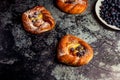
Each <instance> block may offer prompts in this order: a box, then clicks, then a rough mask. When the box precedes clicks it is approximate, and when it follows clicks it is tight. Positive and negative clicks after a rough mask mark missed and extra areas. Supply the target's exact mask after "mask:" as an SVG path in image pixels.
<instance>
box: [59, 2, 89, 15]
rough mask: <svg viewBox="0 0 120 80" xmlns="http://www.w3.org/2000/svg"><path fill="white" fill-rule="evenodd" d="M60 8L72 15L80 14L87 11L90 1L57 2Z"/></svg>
mask: <svg viewBox="0 0 120 80" xmlns="http://www.w3.org/2000/svg"><path fill="white" fill-rule="evenodd" d="M57 5H58V7H59V8H60V9H61V10H62V11H64V12H66V13H70V14H80V13H82V12H83V11H85V10H86V8H87V5H88V0H57Z"/></svg>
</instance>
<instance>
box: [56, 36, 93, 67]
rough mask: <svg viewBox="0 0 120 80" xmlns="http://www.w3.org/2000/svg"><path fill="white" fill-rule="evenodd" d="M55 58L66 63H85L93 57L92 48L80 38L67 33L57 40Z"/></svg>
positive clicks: (75, 64) (78, 64)
mask: <svg viewBox="0 0 120 80" xmlns="http://www.w3.org/2000/svg"><path fill="white" fill-rule="evenodd" d="M57 58H58V60H59V61H60V62H62V63H64V64H67V65H71V66H81V65H85V64H87V63H89V61H90V60H91V59H92V58H93V49H92V47H91V46H90V45H89V44H88V43H86V42H85V41H83V40H82V39H80V38H78V37H75V36H73V35H70V34H68V35H65V36H63V37H62V39H61V41H60V42H59V45H58V54H57Z"/></svg>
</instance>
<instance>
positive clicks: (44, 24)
mask: <svg viewBox="0 0 120 80" xmlns="http://www.w3.org/2000/svg"><path fill="white" fill-rule="evenodd" d="M31 16H32V18H30V17H31ZM34 16H35V17H34ZM36 16H37V17H38V18H37V17H36ZM33 17H34V18H33ZM35 20H36V21H35ZM22 21H23V26H24V28H25V30H26V31H28V32H30V33H33V34H40V33H42V32H46V31H48V30H51V29H53V28H54V26H55V20H54V19H53V17H52V15H51V14H50V12H49V11H48V10H46V9H45V8H44V7H43V6H36V7H34V8H32V9H30V10H28V11H26V12H24V13H23V14H22Z"/></svg>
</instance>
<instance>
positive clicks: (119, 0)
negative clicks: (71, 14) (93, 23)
mask: <svg viewBox="0 0 120 80" xmlns="http://www.w3.org/2000/svg"><path fill="white" fill-rule="evenodd" d="M95 12H96V15H97V16H98V18H99V19H100V21H101V22H102V23H104V24H105V25H106V26H108V27H110V28H112V29H115V30H120V0H98V1H97V2H96V6H95Z"/></svg>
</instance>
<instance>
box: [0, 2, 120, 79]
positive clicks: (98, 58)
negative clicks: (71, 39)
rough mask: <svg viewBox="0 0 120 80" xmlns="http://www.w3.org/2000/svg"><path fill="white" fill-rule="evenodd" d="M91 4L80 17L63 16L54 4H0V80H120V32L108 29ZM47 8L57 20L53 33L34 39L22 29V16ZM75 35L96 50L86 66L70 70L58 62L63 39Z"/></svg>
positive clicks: (34, 36)
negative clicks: (59, 47) (40, 8)
mask: <svg viewBox="0 0 120 80" xmlns="http://www.w3.org/2000/svg"><path fill="white" fill-rule="evenodd" d="M96 1H97V0H89V6H88V8H87V11H86V12H84V13H83V14H79V15H70V14H66V13H64V12H61V11H60V10H59V9H58V8H57V7H56V4H55V0H2V1H0V80H120V35H119V34H120V32H119V31H115V30H112V29H109V28H106V26H105V25H103V24H102V23H101V22H100V21H99V20H98V19H97V18H96V15H95V12H94V5H95V3H96ZM36 5H43V6H45V7H46V8H47V9H48V10H49V11H50V12H51V14H52V15H53V17H54V18H55V20H56V27H55V28H54V29H53V30H52V31H48V32H45V33H43V34H40V35H32V34H30V33H28V32H26V31H25V30H24V29H23V25H22V21H21V14H22V13H23V12H24V11H26V10H28V9H30V8H32V7H34V6H36ZM65 34H73V35H75V36H78V37H79V38H82V39H84V40H85V41H86V42H88V43H89V44H91V46H92V47H93V48H94V58H93V59H92V61H91V62H90V63H89V64H88V65H85V66H81V67H71V66H66V65H64V64H61V63H59V62H58V61H57V59H56V54H57V51H56V49H57V45H58V42H59V40H60V38H61V36H63V35H65Z"/></svg>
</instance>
